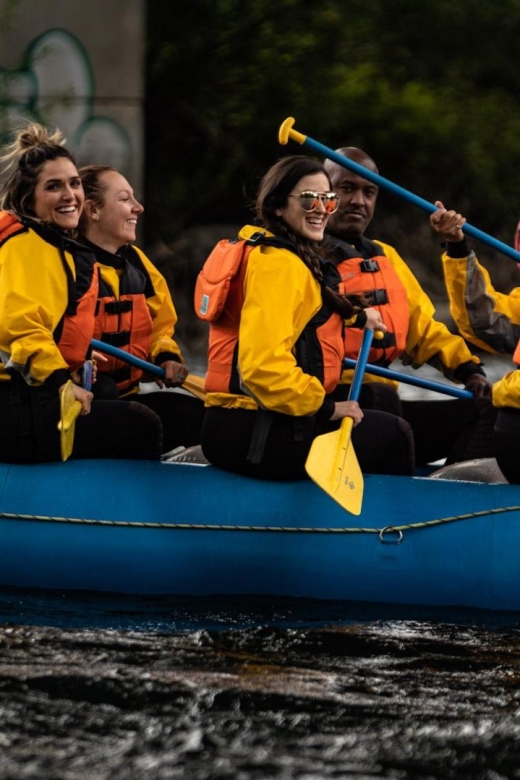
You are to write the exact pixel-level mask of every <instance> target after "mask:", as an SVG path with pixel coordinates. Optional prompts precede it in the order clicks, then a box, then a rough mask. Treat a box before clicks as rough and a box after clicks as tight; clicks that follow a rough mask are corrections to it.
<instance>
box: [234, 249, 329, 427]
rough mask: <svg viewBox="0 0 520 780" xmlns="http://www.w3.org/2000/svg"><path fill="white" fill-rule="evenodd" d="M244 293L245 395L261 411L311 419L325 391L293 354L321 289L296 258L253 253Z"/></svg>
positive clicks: (241, 357)
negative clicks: (260, 408)
mask: <svg viewBox="0 0 520 780" xmlns="http://www.w3.org/2000/svg"><path fill="white" fill-rule="evenodd" d="M244 293H245V299H244V306H243V309H242V315H241V319H240V331H239V351H238V368H239V372H240V377H241V382H242V385H243V387H244V392H246V393H247V394H249V395H251V396H252V397H253V398H254V399H255V400H256V401H257V403H258V404H259V405H260V406H262V407H263V408H265V409H270V410H272V411H275V412H279V413H281V414H288V415H296V416H307V415H311V414H314V413H315V412H317V411H318V409H319V408H320V407H321V405H322V403H323V400H324V398H325V390H324V388H323V386H322V384H321V383H320V381H319V380H318V379H317V378H316V377H313V376H311V375H309V374H306V373H304V372H303V371H302V369H301V368H300V367H299V366H298V365H297V363H296V358H295V356H294V353H293V348H294V345H295V343H296V341H297V339H298V337H299V336H300V334H301V332H302V331H303V329H304V327H305V326H306V325H307V323H308V322H309V320H310V319H312V317H313V316H314V315H315V314H316V312H317V311H318V310H319V309H320V307H321V302H322V301H321V290H320V286H319V283H318V282H317V281H316V279H315V278H314V277H313V276H312V274H311V272H310V271H309V269H308V268H307V267H306V266H305V265H304V264H303V262H302V261H301V260H300V258H299V257H297V256H296V255H295V254H294V253H292V252H290V251H288V250H286V249H278V248H274V247H257V248H255V249H254V250H253V251H252V252H251V254H250V256H249V261H248V266H247V272H246V277H245V289H244Z"/></svg>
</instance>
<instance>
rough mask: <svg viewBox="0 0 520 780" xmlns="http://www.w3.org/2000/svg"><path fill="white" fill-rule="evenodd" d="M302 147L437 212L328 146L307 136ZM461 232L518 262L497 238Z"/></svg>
mask: <svg viewBox="0 0 520 780" xmlns="http://www.w3.org/2000/svg"><path fill="white" fill-rule="evenodd" d="M302 145H303V146H308V147H309V148H310V149H312V150H313V151H315V152H318V153H319V154H321V155H322V156H323V157H328V158H329V160H332V161H333V162H335V163H337V164H338V165H341V166H342V167H343V168H347V169H348V170H350V171H353V172H354V173H357V174H358V176H362V177H363V178H364V179H367V180H368V181H371V182H372V183H373V184H377V185H378V186H379V187H382V188H383V189H386V190H389V191H390V192H392V193H393V194H394V195H398V196H399V197H400V198H404V200H407V201H409V203H413V204H414V205H415V206H418V207H419V208H420V209H423V211H426V212H427V213H428V214H433V212H434V211H437V206H435V205H434V204H433V203H430V202H429V201H427V200H424V198H420V197H419V196H418V195H414V194H413V192H410V191H409V190H405V189H404V187H400V186H399V185H398V184H394V183H393V182H391V181H390V180H389V179H385V178H384V176H380V175H379V174H378V173H374V171H370V170H368V168H365V167H364V166H363V165H359V163H356V162H354V160H349V159H348V158H347V157H343V155H342V154H339V153H338V152H335V151H334V150H333V149H329V147H328V146H324V145H323V144H320V143H319V142H318V141H314V140H313V139H312V138H309V137H308V136H307V137H306V138H305V141H304V142H303V144H302ZM462 230H463V231H464V233H466V234H467V235H468V236H472V237H473V238H476V239H479V240H480V241H482V242H483V243H484V244H487V245H488V246H490V247H492V248H493V249H496V250H497V252H501V253H502V254H504V255H506V256H507V257H509V258H510V259H511V260H514V261H515V262H516V263H519V262H520V252H517V251H516V250H515V249H513V247H512V246H508V244H504V242H503V241H499V240H498V239H497V238H493V236H490V235H489V234H488V233H484V231H483V230H479V229H478V228H476V227H473V225H470V224H468V223H467V222H466V224H465V225H464V227H463V228H462Z"/></svg>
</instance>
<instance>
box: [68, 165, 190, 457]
mask: <svg viewBox="0 0 520 780" xmlns="http://www.w3.org/2000/svg"><path fill="white" fill-rule="evenodd" d="M79 173H80V177H81V181H82V183H83V188H84V192H85V208H84V211H83V214H82V216H81V219H80V223H79V237H80V240H81V242H82V243H84V244H85V245H86V246H88V247H89V248H90V249H91V250H92V252H93V253H94V255H95V257H96V260H97V264H98V268H99V299H98V304H97V310H96V318H95V338H96V339H98V340H99V341H103V342H105V343H107V344H109V345H111V346H115V347H120V348H121V349H122V350H124V351H126V352H128V353H130V354H131V355H133V356H135V357H137V358H140V359H141V360H145V361H149V360H150V359H151V361H152V362H154V363H155V364H156V365H158V366H161V367H162V368H163V369H164V371H165V375H164V378H163V379H156V382H157V384H158V385H159V388H161V389H162V387H163V386H166V387H180V386H182V384H183V382H184V380H185V378H186V377H187V375H188V373H189V371H188V367H187V366H186V364H185V363H184V360H183V357H182V354H181V350H180V348H179V346H178V344H177V342H176V341H175V338H174V333H175V325H176V322H177V314H176V311H175V307H174V304H173V301H172V297H171V294H170V291H169V289H168V285H167V282H166V280H165V279H164V277H163V276H162V274H161V273H159V271H158V270H157V268H156V267H155V266H154V265H153V263H152V262H151V261H150V260H149V258H148V257H147V256H146V255H145V254H144V252H142V251H141V249H139V248H138V247H137V246H135V245H134V242H135V240H136V229H137V221H138V218H139V216H140V215H141V214H142V213H143V211H144V208H143V206H142V205H141V203H139V201H138V200H137V198H136V197H135V195H134V191H133V189H132V187H131V185H130V184H129V182H128V181H127V180H126V178H125V177H124V176H122V175H121V173H119V172H118V171H116V170H114V169H113V168H111V167H109V166H105V165H90V166H86V167H84V168H81V170H80V172H79ZM142 376H143V371H142V369H141V368H136V367H131V366H130V365H129V364H128V363H125V362H122V361H121V360H119V359H118V358H115V357H107V356H106V355H99V357H98V378H97V382H96V384H95V385H94V388H93V391H94V397H95V398H96V399H98V398H99V399H106V398H110V399H113V400H117V399H119V398H124V397H126V398H128V397H131V398H132V400H133V401H138V402H139V403H140V404H141V405H143V406H146V407H148V408H149V409H152V410H153V411H154V412H155V413H156V414H157V415H158V416H159V417H160V419H161V421H162V424H163V435H164V441H163V449H164V451H168V450H171V449H174V448H175V447H178V446H181V445H183V446H185V447H188V446H191V445H194V444H198V443H199V442H200V429H201V425H202V418H203V413H204V405H203V403H202V401H201V400H200V399H199V398H195V397H193V396H189V395H186V394H184V393H160V392H151V393H139V381H140V380H141V378H142Z"/></svg>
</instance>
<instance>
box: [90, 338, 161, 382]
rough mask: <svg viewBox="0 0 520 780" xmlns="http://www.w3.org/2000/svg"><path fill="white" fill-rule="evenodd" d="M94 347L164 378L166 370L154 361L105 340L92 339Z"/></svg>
mask: <svg viewBox="0 0 520 780" xmlns="http://www.w3.org/2000/svg"><path fill="white" fill-rule="evenodd" d="M90 343H91V345H92V348H93V349H97V351H98V352H105V353H106V354H107V355H112V357H115V358H119V360H124V361H125V363H129V364H130V365H131V366H135V367H136V368H141V369H142V370H143V371H147V372H148V373H149V374H154V376H158V377H159V379H164V377H165V375H166V371H165V370H164V368H162V366H156V365H154V364H153V363H148V362H147V361H146V360H141V358H138V357H136V356H135V355H131V354H130V353H129V352H125V351H124V350H122V349H119V348H118V347H113V346H112V344H105V342H104V341H98V339H92V341H91V342H90Z"/></svg>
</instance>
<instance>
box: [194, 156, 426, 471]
mask: <svg viewBox="0 0 520 780" xmlns="http://www.w3.org/2000/svg"><path fill="white" fill-rule="evenodd" d="M337 206H338V197H337V196H336V194H335V193H333V192H331V183H330V179H329V177H328V175H327V173H326V172H325V169H324V167H323V165H322V163H321V162H319V161H317V160H314V159H311V158H308V157H304V156H293V157H286V158H283V159H282V160H279V161H278V162H277V163H275V165H273V166H272V168H270V170H269V171H268V172H267V173H266V174H265V176H264V177H263V179H262V181H261V183H260V187H259V190H258V195H257V199H256V205H255V213H256V217H257V221H258V222H260V223H261V225H262V227H261V229H259V228H258V227H253V226H251V225H247V226H245V227H244V228H242V230H241V231H240V234H239V239H241V240H242V245H243V247H244V250H246V247H247V240H248V239H251V240H252V241H253V244H254V245H253V246H251V245H249V247H248V249H247V251H244V252H243V259H242V261H241V265H240V268H239V270H238V272H237V273H236V274H235V276H234V277H233V279H232V280H231V282H230V287H229V292H228V294H227V297H226V299H225V305H224V308H223V310H222V311H221V312H220V313H219V315H218V316H217V317H216V319H214V320H213V321H212V322H211V326H210V341H209V351H208V372H207V377H206V390H207V391H208V395H207V398H206V407H207V408H206V415H205V418H204V423H203V429H202V439H201V443H202V449H203V451H204V454H205V456H206V457H207V458H208V460H209V461H210V462H211V463H212V464H214V465H215V466H218V467H220V468H223V469H226V470H228V471H233V472H236V473H239V474H245V475H249V476H253V477H259V478H264V479H300V478H302V477H304V476H305V461H306V459H307V455H308V452H309V449H310V446H311V443H312V440H313V439H314V437H315V436H317V435H319V434H321V433H324V432H327V431H330V430H334V429H335V428H337V427H338V425H339V423H340V421H341V419H342V418H343V417H346V416H349V417H351V418H352V419H353V420H354V425H355V426H358V423H361V421H362V420H363V424H362V425H359V426H358V427H355V429H354V434H353V442H354V446H355V448H356V453H357V455H358V458H359V461H360V465H361V467H362V468H363V469H364V470H366V471H373V472H390V473H411V470H412V467H411V463H410V452H409V439H408V435H409V431H408V430H404V429H403V428H405V427H406V424H405V425H404V426H402V421H399V420H397V418H394V417H393V416H392V415H388V414H385V413H382V412H366V413H365V414H363V412H362V411H361V409H360V408H359V406H358V404H357V403H356V402H351V401H339V402H334V401H333V400H332V399H331V398H330V393H331V392H332V391H333V390H334V388H335V387H336V384H337V382H338V380H339V377H340V374H341V368H342V360H343V328H344V323H345V321H347V323H348V325H349V326H350V327H365V326H369V327H372V328H375V327H380V326H381V320H380V318H379V315H378V314H377V313H376V312H375V311H374V310H373V309H368V308H366V304H365V302H364V300H363V299H362V298H360V297H358V296H350V297H348V298H347V297H345V296H343V295H341V294H340V284H341V282H340V278H339V276H338V274H337V272H336V270H335V268H334V265H333V264H332V263H330V262H328V261H327V260H326V258H325V257H323V254H322V249H321V241H322V239H323V234H324V230H325V227H326V225H327V221H328V219H329V216H330V214H332V213H333V212H334V211H335V210H336V208H337ZM228 243H229V244H230V251H236V241H234V242H228ZM197 313H199V314H200V311H198V312H197Z"/></svg>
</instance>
